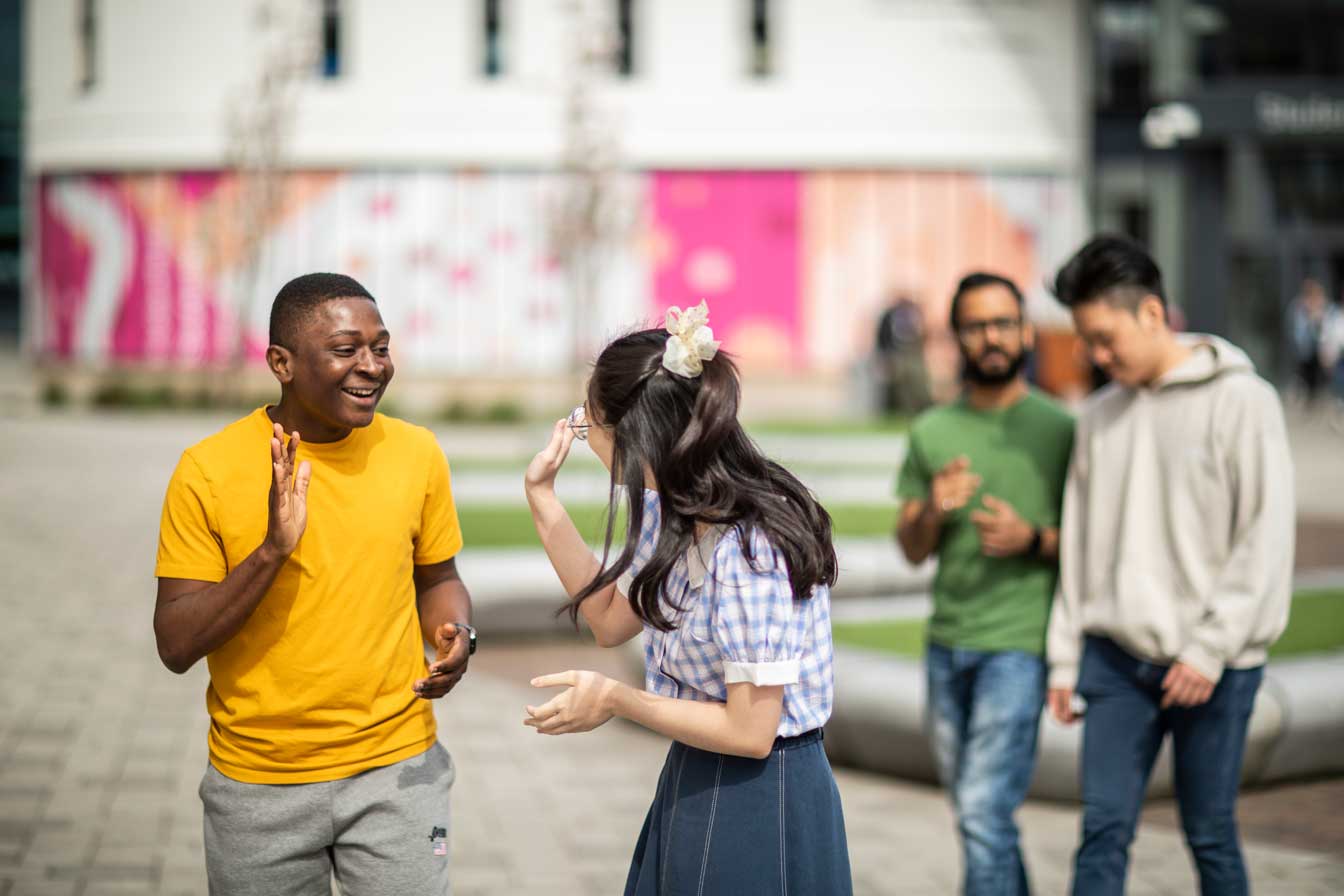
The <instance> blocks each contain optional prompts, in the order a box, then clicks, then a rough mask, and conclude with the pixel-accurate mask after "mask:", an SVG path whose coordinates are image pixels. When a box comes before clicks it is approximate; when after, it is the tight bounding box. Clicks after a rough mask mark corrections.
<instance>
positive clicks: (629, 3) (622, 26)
mask: <svg viewBox="0 0 1344 896" xmlns="http://www.w3.org/2000/svg"><path fill="white" fill-rule="evenodd" d="M634 5H635V0H616V53H615V64H616V73H617V74H619V75H620V76H621V77H623V78H628V77H630V76H631V75H633V74H634V73H635V10H634Z"/></svg>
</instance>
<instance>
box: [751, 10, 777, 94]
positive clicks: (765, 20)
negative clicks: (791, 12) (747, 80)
mask: <svg viewBox="0 0 1344 896" xmlns="http://www.w3.org/2000/svg"><path fill="white" fill-rule="evenodd" d="M750 3H751V57H750V60H749V61H748V70H749V71H750V73H751V75H752V77H755V78H768V77H769V76H770V75H773V74H774V73H775V60H774V56H773V54H772V53H771V52H770V0H750Z"/></svg>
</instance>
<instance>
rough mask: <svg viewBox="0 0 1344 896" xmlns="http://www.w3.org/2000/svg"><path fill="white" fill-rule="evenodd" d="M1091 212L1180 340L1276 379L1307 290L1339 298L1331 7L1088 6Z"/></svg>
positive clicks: (1306, 2)
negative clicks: (1173, 320)
mask: <svg viewBox="0 0 1344 896" xmlns="http://www.w3.org/2000/svg"><path fill="white" fill-rule="evenodd" d="M1092 15H1093V31H1094V35H1095V39H1096V47H1095V49H1096V69H1095V79H1096V80H1095V84H1096V99H1097V102H1096V131H1095V169H1094V171H1095V179H1094V183H1093V203H1094V208H1095V209H1096V218H1097V223H1098V225H1099V226H1100V227H1101V228H1102V229H1108V230H1118V231H1122V232H1127V233H1129V234H1130V235H1132V236H1134V237H1136V238H1138V239H1140V240H1142V241H1144V242H1146V243H1147V244H1148V245H1149V246H1151V248H1152V250H1153V252H1154V254H1155V255H1156V256H1157V257H1158V260H1159V262H1161V264H1162V266H1163V270H1164V272H1165V274H1166V276H1167V282H1168V290H1169V292H1170V293H1171V294H1172V298H1173V299H1174V301H1175V303H1176V304H1177V305H1178V306H1179V307H1180V308H1181V310H1182V311H1183V313H1184V315H1185V317H1186V319H1187V323H1188V326H1189V328H1190V329H1194V330H1203V331H1209V332H1214V333H1218V334H1220V335H1224V336H1226V337H1228V338H1230V339H1232V340H1233V341H1235V342H1237V343H1238V344H1240V345H1242V346H1243V347H1245V348H1246V349H1247V350H1248V351H1249V352H1250V353H1251V355H1252V357H1253V358H1254V360H1255V361H1256V363H1257V366H1258V367H1259V368H1260V370H1261V371H1262V373H1264V374H1265V375H1266V376H1268V377H1270V378H1271V379H1277V380H1279V381H1280V382H1282V381H1284V380H1285V379H1286V377H1287V375H1288V369H1289V364H1288V360H1287V357H1286V351H1285V333H1284V326H1283V322H1284V317H1285V313H1286V309H1287V305H1288V303H1289V302H1290V301H1291V300H1292V299H1293V297H1294V296H1295V295H1296V294H1297V292H1298V291H1299V289H1300V287H1301V285H1302V282H1303V280H1304V279H1306V278H1314V279H1317V280H1319V281H1321V282H1322V283H1323V284H1324V285H1325V287H1326V290H1327V292H1328V294H1329V295H1330V296H1331V297H1332V298H1333V299H1334V300H1336V301H1339V300H1340V299H1341V295H1342V291H1344V2H1341V0H1277V2H1269V0H1258V2H1243V0H1228V2H1193V0H1143V2H1139V0H1102V2H1098V3H1095V4H1094V5H1093V9H1092Z"/></svg>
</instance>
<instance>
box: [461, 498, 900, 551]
mask: <svg viewBox="0 0 1344 896" xmlns="http://www.w3.org/2000/svg"><path fill="white" fill-rule="evenodd" d="M827 510H829V511H830V512H831V517H832V519H833V521H834V532H835V535H836V536H837V537H841V538H858V537H885V536H888V535H890V534H891V531H892V527H893V526H894V525H895V520H896V510H895V505H894V504H893V505H892V506H889V507H882V506H879V505H869V504H837V505H833V506H830V507H827ZM604 511H605V508H604V507H603V506H602V505H600V504H576V505H574V506H571V507H570V508H569V513H570V516H572V517H573V518H574V525H576V526H577V527H578V529H579V532H580V533H582V535H583V536H584V538H586V539H588V541H589V543H593V542H596V541H597V540H598V539H600V538H601V536H602V534H603V531H604V529H603V519H604ZM457 514H458V517H459V519H460V520H461V523H462V537H463V539H464V540H465V541H466V544H467V547H468V549H470V548H472V547H488V548H508V547H536V548H540V547H541V542H540V541H538V540H537V533H536V530H535V529H533V528H532V514H531V513H530V512H529V511H528V509H527V508H526V507H524V506H519V505H493V504H463V505H460V506H459V507H458V508H457ZM616 531H617V535H618V537H617V541H619V533H620V532H621V529H620V528H619V527H618V528H617V530H616Z"/></svg>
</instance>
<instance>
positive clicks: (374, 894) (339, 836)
mask: <svg viewBox="0 0 1344 896" xmlns="http://www.w3.org/2000/svg"><path fill="white" fill-rule="evenodd" d="M454 774H455V771H454V769H453V760H452V758H451V757H450V756H449V755H448V751H447V750H445V749H444V748H443V746H442V745H441V744H437V743H436V744H435V745H434V746H432V747H430V748H429V749H428V750H426V751H425V752H424V753H422V754H420V755H419V756H415V757H412V758H411V759H406V760H403V761H401V762H398V763H396V764H394V765H389V766H386V767H384V768H375V769H370V770H369V771H367V772H361V773H360V774H358V775H354V776H353V777H349V778H344V779H342V780H339V781H324V782H321V783H318V784H244V783H242V782H241V781H235V780H233V779H232V778H227V777H225V776H224V775H222V774H220V773H219V772H218V771H216V770H215V768H214V766H209V767H207V769H206V772H205V778H204V779H202V781H201V789H200V794H201V802H203V803H204V804H205V870H206V874H207V876H208V877H209V880H210V893H211V896H273V894H287V896H288V894H293V896H318V894H321V896H329V894H330V893H331V879H332V876H333V875H334V876H335V878H336V882H337V884H339V885H340V890H341V892H342V893H344V894H348V896H421V894H424V896H431V894H432V896H439V894H446V893H448V892H449V882H448V851H449V850H448V794H449V791H450V789H451V788H452V786H453V777H454Z"/></svg>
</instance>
